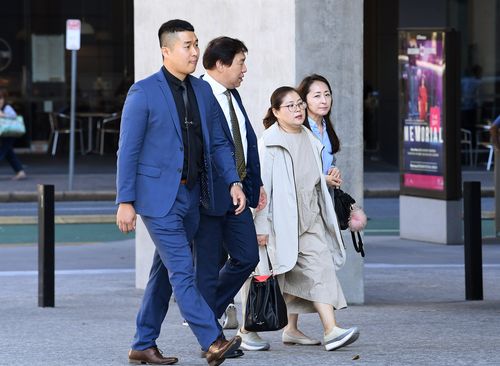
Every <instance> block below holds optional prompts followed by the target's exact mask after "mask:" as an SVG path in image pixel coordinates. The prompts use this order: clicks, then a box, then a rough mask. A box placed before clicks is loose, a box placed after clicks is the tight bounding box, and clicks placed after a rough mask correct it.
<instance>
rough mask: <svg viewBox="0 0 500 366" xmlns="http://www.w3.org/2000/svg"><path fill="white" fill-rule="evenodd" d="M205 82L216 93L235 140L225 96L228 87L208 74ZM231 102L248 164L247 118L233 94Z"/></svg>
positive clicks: (204, 76)
mask: <svg viewBox="0 0 500 366" xmlns="http://www.w3.org/2000/svg"><path fill="white" fill-rule="evenodd" d="M203 80H205V81H206V82H207V83H209V84H210V87H211V88H212V92H213V93H214V95H215V98H216V99H217V101H218V102H219V105H220V107H221V108H222V112H224V116H225V117H226V121H227V125H228V126H229V131H231V136H233V139H234V135H233V128H232V126H231V117H230V115H229V103H228V101H227V96H226V95H225V94H224V92H225V91H226V90H227V89H226V87H225V86H224V85H222V84H221V83H219V82H218V81H217V80H215V79H214V78H213V77H211V76H210V75H209V74H208V73H207V74H205V75H203ZM231 100H232V102H233V107H234V111H235V112H236V118H237V119H238V125H239V126H240V134H241V143H242V145H243V154H244V155H245V163H246V162H247V147H248V142H247V128H246V126H245V116H244V115H243V112H242V111H241V109H240V106H239V104H238V102H237V101H236V99H235V98H234V95H233V94H231Z"/></svg>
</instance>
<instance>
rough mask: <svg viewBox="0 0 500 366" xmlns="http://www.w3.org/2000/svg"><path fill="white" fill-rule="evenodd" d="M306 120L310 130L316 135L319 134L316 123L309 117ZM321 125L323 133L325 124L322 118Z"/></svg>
mask: <svg viewBox="0 0 500 366" xmlns="http://www.w3.org/2000/svg"><path fill="white" fill-rule="evenodd" d="M307 120H308V121H309V126H311V130H312V131H314V132H316V133H319V128H318V125H317V124H316V121H315V120H313V119H312V118H311V117H309V116H308V117H307ZM321 124H322V125H323V131H324V130H325V128H326V122H325V119H324V118H323V119H322V121H321Z"/></svg>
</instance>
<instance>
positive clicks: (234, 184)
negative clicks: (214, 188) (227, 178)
mask: <svg viewBox="0 0 500 366" xmlns="http://www.w3.org/2000/svg"><path fill="white" fill-rule="evenodd" d="M233 186H238V187H240V188H241V189H243V184H242V183H241V182H233V183H231V184H230V185H229V189H231V188H233Z"/></svg>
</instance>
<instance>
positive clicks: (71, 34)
mask: <svg viewBox="0 0 500 366" xmlns="http://www.w3.org/2000/svg"><path fill="white" fill-rule="evenodd" d="M81 30H82V23H81V22H80V19H68V20H66V49H67V50H79V49H80V34H81Z"/></svg>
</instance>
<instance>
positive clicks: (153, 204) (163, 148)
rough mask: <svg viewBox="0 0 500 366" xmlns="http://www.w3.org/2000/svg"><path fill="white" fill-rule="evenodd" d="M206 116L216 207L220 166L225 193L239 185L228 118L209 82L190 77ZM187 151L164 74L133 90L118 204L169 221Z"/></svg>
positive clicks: (123, 133) (125, 118)
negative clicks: (226, 128)
mask: <svg viewBox="0 0 500 366" xmlns="http://www.w3.org/2000/svg"><path fill="white" fill-rule="evenodd" d="M189 80H190V82H191V85H192V87H193V90H194V93H195V95H196V101H197V103H198V108H199V111H200V117H201V126H202V134H203V150H204V158H205V169H206V173H207V177H208V186H209V192H210V207H213V206H214V192H213V172H212V167H213V166H215V167H216V169H217V172H218V174H217V175H218V176H219V177H221V181H222V183H221V184H223V185H225V188H226V192H228V190H229V185H230V184H231V183H232V182H235V181H239V178H238V173H237V172H236V167H235V162H234V158H233V157H232V155H231V152H232V151H231V147H230V143H229V141H228V139H227V137H226V135H225V133H224V132H223V131H222V127H221V126H222V123H221V122H222V121H223V118H224V116H223V114H222V112H221V110H220V107H219V104H218V102H217V100H216V99H215V97H214V95H213V93H212V89H211V88H210V85H208V83H207V82H205V81H203V80H200V79H197V78H195V77H193V76H189ZM183 159H184V151H183V143H182V132H181V128H180V123H179V116H178V113H177V109H176V107H175V102H174V98H173V96H172V92H171V91H170V88H169V86H168V83H167V81H166V79H165V76H164V75H163V72H162V71H161V70H160V71H158V72H157V73H155V74H153V75H151V76H149V77H147V78H146V79H143V80H141V81H138V82H137V83H135V84H134V85H132V87H131V88H130V90H129V92H128V95H127V99H126V101H125V104H124V106H123V112H122V121H121V128H120V142H119V147H118V161H117V176H116V186H117V189H116V190H117V197H116V202H117V203H120V202H131V201H133V202H134V207H135V210H136V212H137V213H138V214H141V215H145V216H151V217H162V216H165V215H166V214H167V213H168V212H169V211H170V209H171V208H172V205H173V203H174V201H175V198H176V196H177V191H178V189H179V184H180V180H181V174H182V167H183Z"/></svg>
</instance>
